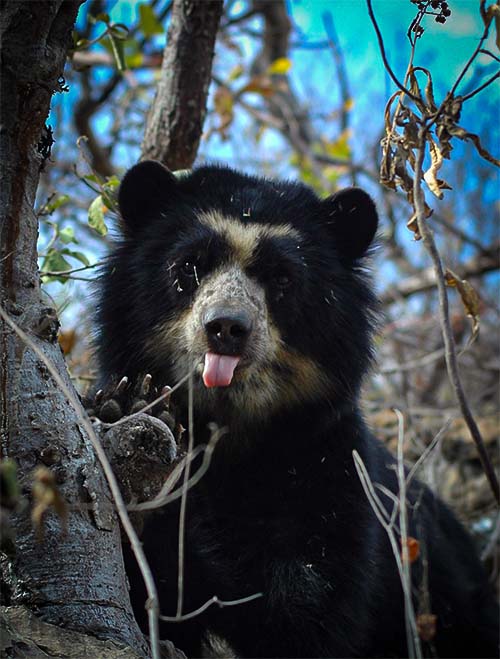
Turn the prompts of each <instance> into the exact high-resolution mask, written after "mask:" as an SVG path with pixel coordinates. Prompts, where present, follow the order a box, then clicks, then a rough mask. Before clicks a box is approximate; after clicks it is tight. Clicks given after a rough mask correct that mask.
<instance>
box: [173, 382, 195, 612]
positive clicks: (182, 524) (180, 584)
mask: <svg viewBox="0 0 500 659" xmlns="http://www.w3.org/2000/svg"><path fill="white" fill-rule="evenodd" d="M193 413H194V410H193V372H192V371H191V372H190V373H189V385H188V435H189V438H188V450H187V454H188V456H189V455H191V454H192V452H193V447H194V431H193V425H194V424H193ZM190 468H191V460H187V461H186V468H185V470H184V481H183V483H182V497H181V507H180V513H179V556H178V560H179V563H178V572H177V614H176V615H177V616H181V615H182V604H183V600H184V539H185V532H186V509H187V495H188V483H189V472H190Z"/></svg>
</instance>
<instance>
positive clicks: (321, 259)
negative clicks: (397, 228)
mask: <svg viewBox="0 0 500 659" xmlns="http://www.w3.org/2000/svg"><path fill="white" fill-rule="evenodd" d="M119 206H120V214H121V222H122V232H123V239H122V240H121V242H120V243H119V244H118V246H117V247H116V249H115V250H114V252H113V253H112V254H111V256H110V259H109V262H108V264H107V266H106V270H105V274H104V278H103V286H102V295H101V302H100V310H99V324H100V337H99V342H98V344H99V355H100V360H101V366H102V368H103V371H104V375H105V376H110V375H113V374H114V375H117V376H122V375H129V376H131V377H135V376H137V375H138V374H139V373H146V372H149V373H152V374H153V376H154V377H155V378H156V380H157V381H158V380H160V381H161V384H170V385H172V384H175V382H176V381H177V380H179V379H180V378H182V377H183V376H185V375H186V373H188V372H189V371H190V370H191V369H193V368H195V369H196V370H195V375H194V401H195V406H196V407H198V408H200V409H204V410H205V411H208V412H209V411H210V410H211V409H214V410H215V409H220V408H221V406H223V407H224V408H225V409H226V411H227V410H230V409H234V410H238V414H239V415H242V414H244V415H245V416H246V415H248V416H251V417H253V418H256V417H263V416H265V415H268V414H270V413H271V412H272V411H273V410H274V409H279V408H284V407H286V406H288V405H295V404H297V403H301V402H302V401H308V400H316V399H325V400H328V401H329V404H331V405H335V404H336V403H343V402H346V401H350V400H353V399H354V398H355V397H356V395H357V392H358V389H359V384H360V382H361V378H362V376H363V374H364V373H365V371H366V369H367V367H368V365H369V362H370V360H371V358H372V351H371V334H372V331H373V326H374V320H375V313H376V300H375V297H374V295H373V293H372V290H371V287H370V283H369V279H368V275H367V272H366V269H365V268H364V264H363V262H364V258H365V256H366V254H367V252H368V250H369V247H370V244H371V243H372V240H373V238H374V236H375V233H376V229H377V223H378V217H377V212H376V209H375V206H374V203H373V201H372V200H371V198H370V197H369V196H368V195H367V194H366V193H365V192H364V191H363V190H360V189H358V188H349V189H345V190H342V191H341V192H338V193H337V194H335V195H333V196H331V197H328V198H327V199H323V200H321V199H319V198H318V197H317V196H316V194H315V193H314V192H313V191H312V190H311V189H310V188H308V187H306V186H304V185H302V184H298V183H291V182H276V181H271V180H267V179H263V178H257V177H253V176H247V175H245V174H241V173H238V172H235V171H233V170H231V169H228V168H223V167H201V168H199V169H196V170H194V171H193V172H190V173H186V174H184V175H182V176H181V177H179V178H176V177H175V176H174V175H173V174H172V173H171V172H169V171H168V170H167V169H166V168H164V167H163V166H162V165H160V164H159V163H156V162H151V161H145V162H141V163H140V164H138V165H136V166H135V167H133V168H132V169H131V170H129V172H128V173H127V174H126V175H125V177H124V179H123V182H122V184H121V187H120V192H119Z"/></svg>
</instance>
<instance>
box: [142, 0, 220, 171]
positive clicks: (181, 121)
mask: <svg viewBox="0 0 500 659" xmlns="http://www.w3.org/2000/svg"><path fill="white" fill-rule="evenodd" d="M222 4H223V3H222V0H203V1H200V0H174V3H173V8H172V19H171V23H170V27H169V29H168V36H167V45H166V46H165V52H164V56H163V64H162V69H161V78H160V81H159V83H158V90H157V92H156V97H155V100H154V102H153V105H152V107H151V110H150V113H149V116H148V120H147V123H146V132H145V135H144V141H143V143H142V157H143V158H152V159H155V160H159V161H161V162H163V163H164V164H165V165H167V166H168V167H169V168H170V169H172V170H176V169H188V168H190V167H191V166H192V164H193V162H194V159H195V157H196V153H197V150H198V144H199V142H200V137H201V133H202V129H203V122H204V119H205V115H206V102H207V95H208V87H209V84H210V75H211V69H212V58H213V53H214V45H215V37H216V34H217V28H218V25H219V20H220V17H221V14H222Z"/></svg>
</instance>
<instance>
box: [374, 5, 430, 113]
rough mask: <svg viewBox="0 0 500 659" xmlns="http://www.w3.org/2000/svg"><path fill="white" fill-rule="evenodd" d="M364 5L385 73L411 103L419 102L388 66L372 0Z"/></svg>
mask: <svg viewBox="0 0 500 659" xmlns="http://www.w3.org/2000/svg"><path fill="white" fill-rule="evenodd" d="M366 5H367V7H368V15H369V16H370V20H371V22H372V25H373V27H374V28H375V32H376V33H377V40H378V46H379V49H380V54H381V56H382V60H383V62H384V67H385V70H386V71H387V73H388V74H389V75H390V77H391V79H392V81H393V82H394V84H395V85H396V87H397V88H398V89H400V90H401V91H402V92H403V93H404V94H406V95H407V96H408V97H409V98H411V99H412V101H415V102H417V101H420V99H419V98H418V96H414V95H413V94H412V93H411V92H410V90H409V89H407V88H406V87H405V86H404V85H403V84H402V83H401V82H400V81H399V80H398V79H397V78H396V75H395V73H394V71H393V70H392V68H391V65H390V64H389V60H388V59H387V55H386V53H385V45H384V40H383V38H382V33H381V32H380V28H379V26H378V23H377V19H376V18H375V14H374V13H373V7H372V0H366Z"/></svg>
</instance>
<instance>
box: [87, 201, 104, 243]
mask: <svg viewBox="0 0 500 659" xmlns="http://www.w3.org/2000/svg"><path fill="white" fill-rule="evenodd" d="M104 208H105V207H104V203H103V200H102V195H99V196H98V197H96V198H95V199H94V201H93V202H92V203H91V204H90V206H89V217H88V223H89V226H90V227H92V229H94V231H97V233H98V234H99V235H100V236H105V235H106V234H107V233H108V228H107V226H106V223H105V222H104Z"/></svg>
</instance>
